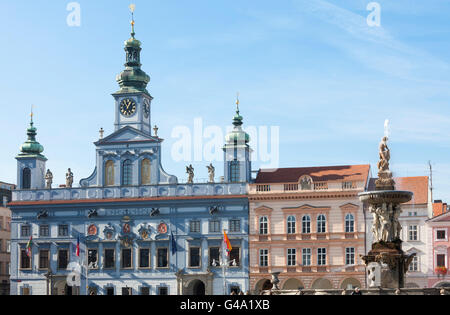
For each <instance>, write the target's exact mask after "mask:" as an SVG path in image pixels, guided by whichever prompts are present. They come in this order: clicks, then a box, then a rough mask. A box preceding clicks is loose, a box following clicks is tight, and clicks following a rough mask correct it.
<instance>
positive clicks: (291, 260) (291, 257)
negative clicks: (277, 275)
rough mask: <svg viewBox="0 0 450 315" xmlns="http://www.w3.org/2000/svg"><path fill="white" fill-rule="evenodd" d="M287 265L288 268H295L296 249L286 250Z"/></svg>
mask: <svg viewBox="0 0 450 315" xmlns="http://www.w3.org/2000/svg"><path fill="white" fill-rule="evenodd" d="M287 265H288V266H289V267H295V266H297V249H296V248H288V249H287Z"/></svg>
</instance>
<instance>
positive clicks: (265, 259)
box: [259, 249, 269, 267]
mask: <svg viewBox="0 0 450 315" xmlns="http://www.w3.org/2000/svg"><path fill="white" fill-rule="evenodd" d="M259 266H260V267H267V266H269V250H268V249H260V250H259Z"/></svg>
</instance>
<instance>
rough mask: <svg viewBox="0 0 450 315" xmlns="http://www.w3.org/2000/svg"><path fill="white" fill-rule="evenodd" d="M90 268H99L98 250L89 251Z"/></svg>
mask: <svg viewBox="0 0 450 315" xmlns="http://www.w3.org/2000/svg"><path fill="white" fill-rule="evenodd" d="M88 266H89V269H97V268H98V250H96V249H88Z"/></svg>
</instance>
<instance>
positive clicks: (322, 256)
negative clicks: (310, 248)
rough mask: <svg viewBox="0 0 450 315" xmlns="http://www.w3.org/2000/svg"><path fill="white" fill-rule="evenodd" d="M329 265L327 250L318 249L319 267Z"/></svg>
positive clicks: (324, 248) (323, 248)
mask: <svg viewBox="0 0 450 315" xmlns="http://www.w3.org/2000/svg"><path fill="white" fill-rule="evenodd" d="M326 265H327V248H326V247H319V248H318V249H317V266H326Z"/></svg>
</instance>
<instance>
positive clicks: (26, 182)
mask: <svg viewBox="0 0 450 315" xmlns="http://www.w3.org/2000/svg"><path fill="white" fill-rule="evenodd" d="M22 187H23V189H30V188H31V170H30V169H29V168H28V167H27V168H24V169H23V170H22Z"/></svg>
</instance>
